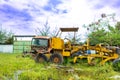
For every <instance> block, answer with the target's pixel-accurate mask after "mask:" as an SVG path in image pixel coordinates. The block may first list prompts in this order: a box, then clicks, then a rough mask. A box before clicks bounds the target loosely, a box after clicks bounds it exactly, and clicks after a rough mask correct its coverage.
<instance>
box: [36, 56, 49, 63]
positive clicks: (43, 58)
mask: <svg viewBox="0 0 120 80" xmlns="http://www.w3.org/2000/svg"><path fill="white" fill-rule="evenodd" d="M35 61H36V62H37V63H43V62H47V61H48V58H47V56H45V55H44V54H38V55H37V56H36V58H35Z"/></svg>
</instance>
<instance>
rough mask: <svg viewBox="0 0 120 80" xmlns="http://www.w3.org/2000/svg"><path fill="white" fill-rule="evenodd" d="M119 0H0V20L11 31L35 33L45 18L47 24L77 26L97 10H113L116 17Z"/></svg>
mask: <svg viewBox="0 0 120 80" xmlns="http://www.w3.org/2000/svg"><path fill="white" fill-rule="evenodd" d="M119 3H120V1H119V0H114V1H112V0H109V1H108V0H91V1H89V0H1V2H0V19H1V20H0V22H1V23H2V25H3V26H4V27H5V28H6V29H8V28H10V29H11V30H13V31H14V32H15V34H19V33H20V34H35V29H36V28H37V27H39V28H42V27H43V25H44V23H45V21H46V20H47V19H48V22H49V25H50V26H51V28H54V27H56V26H57V27H73V26H74V27H79V28H80V31H79V32H80V33H81V34H83V33H85V30H84V29H83V28H82V25H83V24H89V23H91V22H93V21H95V20H97V19H98V18H99V17H100V14H101V13H107V14H111V13H116V14H117V16H118V18H119V17H120V12H119V9H120V6H119Z"/></svg>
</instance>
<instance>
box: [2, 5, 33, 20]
mask: <svg viewBox="0 0 120 80" xmlns="http://www.w3.org/2000/svg"><path fill="white" fill-rule="evenodd" d="M0 13H1V14H2V16H4V18H6V19H7V20H9V19H10V20H11V19H12V20H22V21H30V20H32V16H31V15H30V14H29V13H28V12H27V11H25V10H18V9H16V8H14V7H12V6H10V5H6V4H3V5H0ZM2 16H1V17H2ZM1 19H3V18H1Z"/></svg>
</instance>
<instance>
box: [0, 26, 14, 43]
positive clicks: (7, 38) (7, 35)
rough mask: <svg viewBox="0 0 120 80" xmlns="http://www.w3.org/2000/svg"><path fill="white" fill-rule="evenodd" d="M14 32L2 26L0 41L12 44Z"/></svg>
mask: <svg viewBox="0 0 120 80" xmlns="http://www.w3.org/2000/svg"><path fill="white" fill-rule="evenodd" d="M12 35H13V33H12V32H11V31H7V30H5V29H2V27H1V28H0V43H6V44H12V43H13V39H12Z"/></svg>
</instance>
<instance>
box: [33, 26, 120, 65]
mask: <svg viewBox="0 0 120 80" xmlns="http://www.w3.org/2000/svg"><path fill="white" fill-rule="evenodd" d="M78 29H79V28H60V32H74V33H75V32H77V31H78ZM60 32H59V33H60ZM57 35H58V34H57ZM60 35H61V33H60ZM65 40H67V42H65ZM74 40H75V36H74ZM31 49H32V50H31V52H32V53H33V54H34V55H35V61H36V62H44V61H46V62H47V61H50V62H52V63H57V64H61V63H63V62H64V59H65V58H68V57H71V56H72V57H74V60H73V62H74V63H75V62H76V61H77V59H78V58H80V59H83V58H86V59H87V60H88V64H93V62H92V61H93V59H95V58H100V59H101V61H100V64H104V63H105V62H107V61H110V60H115V59H117V58H118V57H119V55H118V53H119V49H118V48H116V47H110V46H109V45H106V44H105V45H104V44H97V45H95V46H90V44H89V39H88V40H87V43H86V44H84V45H76V44H73V43H72V42H71V40H70V39H68V38H65V39H62V38H61V37H60V36H55V37H47V36H36V37H34V38H33V39H32V46H31Z"/></svg>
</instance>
